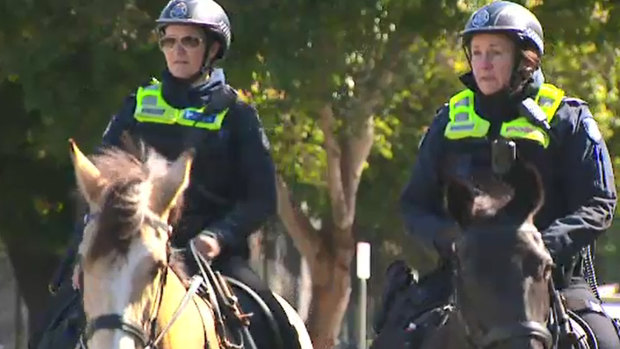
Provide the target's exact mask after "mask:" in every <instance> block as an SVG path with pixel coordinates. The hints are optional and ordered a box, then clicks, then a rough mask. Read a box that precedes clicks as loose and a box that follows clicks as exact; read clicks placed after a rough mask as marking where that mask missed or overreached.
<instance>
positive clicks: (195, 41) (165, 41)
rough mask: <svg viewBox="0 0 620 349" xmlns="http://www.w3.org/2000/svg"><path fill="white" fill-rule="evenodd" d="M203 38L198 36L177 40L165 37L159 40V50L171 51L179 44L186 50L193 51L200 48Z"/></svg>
mask: <svg viewBox="0 0 620 349" xmlns="http://www.w3.org/2000/svg"><path fill="white" fill-rule="evenodd" d="M202 41H203V40H202V38H200V37H197V36H189V35H188V36H184V37H182V38H180V39H179V38H175V37H171V36H164V37H162V38H161V39H159V48H160V49H162V50H170V49H171V48H173V47H174V46H175V45H176V43H177V42H179V43H181V46H183V48H185V49H193V48H196V47H198V46H200V43H201V42H202Z"/></svg>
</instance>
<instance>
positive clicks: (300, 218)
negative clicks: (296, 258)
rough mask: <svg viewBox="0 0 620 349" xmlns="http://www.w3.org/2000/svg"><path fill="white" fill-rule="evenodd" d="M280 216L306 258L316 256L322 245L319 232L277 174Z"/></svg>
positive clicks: (296, 245)
mask: <svg viewBox="0 0 620 349" xmlns="http://www.w3.org/2000/svg"><path fill="white" fill-rule="evenodd" d="M276 183H277V192H278V216H280V219H281V220H282V223H283V224H284V227H285V228H286V230H287V231H288V233H289V235H290V236H291V238H292V239H293V243H294V244H295V247H296V248H297V250H298V251H299V253H301V255H302V256H304V257H305V258H306V259H311V258H314V256H316V255H317V253H318V249H319V247H320V243H319V236H318V232H317V230H316V229H314V227H313V226H312V224H310V220H309V219H308V217H307V216H306V215H305V214H304V213H303V212H301V209H300V208H299V207H298V206H297V205H296V204H295V203H294V202H293V199H292V197H291V193H290V190H289V189H288V186H287V185H286V182H285V181H284V179H283V178H282V177H281V176H279V175H278V176H277V178H276Z"/></svg>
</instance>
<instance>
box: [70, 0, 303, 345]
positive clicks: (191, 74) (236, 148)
mask: <svg viewBox="0 0 620 349" xmlns="http://www.w3.org/2000/svg"><path fill="white" fill-rule="evenodd" d="M157 30H158V34H159V47H160V49H161V51H162V53H163V55H164V57H165V62H166V69H165V70H164V71H163V73H162V78H161V81H157V80H155V79H153V80H152V81H151V82H149V83H147V84H145V85H143V86H140V87H139V88H138V89H137V91H136V92H135V93H132V94H131V95H130V96H128V97H127V98H126V100H125V102H124V105H123V106H122V108H121V110H120V111H119V113H118V114H116V115H115V116H114V117H113V118H112V119H111V121H110V123H109V125H108V127H107V129H106V131H105V133H104V135H103V142H102V143H103V146H104V147H107V146H118V147H123V145H124V144H125V143H124V137H123V136H122V135H123V134H125V133H128V134H129V135H131V136H132V138H134V139H140V140H142V141H143V142H144V143H145V144H146V145H148V146H150V147H153V148H154V149H155V150H156V151H157V152H159V153H161V154H162V155H164V156H166V157H167V158H169V159H171V160H172V159H175V158H176V157H178V156H179V155H180V154H181V153H182V152H183V151H184V150H187V149H188V148H195V150H196V155H195V158H194V162H193V165H192V170H191V174H190V176H191V177H190V185H189V187H188V189H187V190H186V192H185V198H184V208H183V212H182V215H181V220H180V221H179V223H178V224H177V225H176V226H175V227H174V232H175V233H174V234H173V241H172V244H173V246H175V247H180V248H185V247H188V245H189V242H190V241H193V242H195V246H196V247H197V249H198V250H199V252H200V253H201V254H202V255H203V256H204V257H206V258H207V259H210V260H212V266H213V268H214V269H216V270H219V271H221V272H222V273H223V274H224V275H227V276H230V277H233V278H234V279H237V280H239V281H241V282H243V283H244V284H246V285H247V286H249V287H250V288H251V289H252V290H254V291H255V292H256V293H258V295H259V296H260V297H261V298H262V299H263V300H264V301H265V303H266V304H267V306H268V307H269V308H270V310H271V312H272V313H273V314H272V315H273V317H274V318H275V320H276V322H278V323H279V326H280V332H281V334H282V337H283V338H282V341H283V346H284V348H296V347H298V346H299V345H298V342H297V339H296V338H294V335H293V333H294V330H293V328H292V327H291V325H290V324H289V322H288V318H287V316H286V314H285V313H284V311H283V309H282V308H281V307H280V305H279V303H278V301H277V300H276V299H275V298H274V296H273V295H272V293H271V291H270V290H269V288H268V286H267V285H266V284H265V283H264V282H263V281H262V280H261V279H260V278H259V277H258V275H257V274H256V273H255V272H254V271H253V270H252V269H251V268H250V266H249V264H248V258H249V248H248V242H247V238H248V237H249V236H250V234H252V233H253V232H254V231H256V230H257V229H258V228H260V226H261V225H262V224H263V223H265V221H266V220H267V219H268V218H269V217H270V216H272V215H273V214H274V213H275V211H276V186H275V169H274V164H273V161H272V158H271V155H270V153H269V144H268V141H267V137H266V135H265V134H264V132H263V129H262V126H261V123H260V121H259V119H258V114H257V112H256V110H255V109H254V108H253V107H251V106H250V105H248V104H246V103H245V102H242V101H241V100H239V99H237V95H236V93H235V91H234V89H233V88H231V87H230V86H228V85H227V84H226V83H225V80H224V74H223V71H222V69H219V68H215V67H214V64H215V62H217V60H219V59H221V58H223V57H224V56H225V54H226V53H227V51H228V50H229V48H230V44H231V26H230V21H229V19H228V16H227V14H226V12H225V11H224V9H223V8H222V7H221V6H220V5H219V4H218V3H216V2H215V1H213V0H171V1H170V2H169V3H168V4H167V5H166V6H165V7H164V9H163V10H162V12H161V14H160V16H159V18H158V19H157ZM185 255H186V257H185V259H186V260H189V259H191V258H190V257H189V256H191V254H190V253H187V252H186V253H185ZM192 269H193V268H192ZM197 270H198V269H197V268H196V270H195V271H197ZM195 271H194V270H192V271H191V273H194V272H195ZM75 282H76V281H74V283H75Z"/></svg>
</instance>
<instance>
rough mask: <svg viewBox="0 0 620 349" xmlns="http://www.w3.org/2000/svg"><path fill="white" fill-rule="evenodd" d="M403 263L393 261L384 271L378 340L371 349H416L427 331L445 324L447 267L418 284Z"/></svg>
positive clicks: (446, 312)
mask: <svg viewBox="0 0 620 349" xmlns="http://www.w3.org/2000/svg"><path fill="white" fill-rule="evenodd" d="M414 274H415V273H414V271H413V270H412V269H411V268H410V267H409V266H407V264H406V263H405V262H404V261H400V260H397V261H394V262H393V263H392V264H390V266H389V267H388V269H387V271H386V286H385V288H384V291H383V296H382V303H381V308H380V309H379V311H378V314H377V317H376V321H375V323H374V329H375V332H376V333H377V334H378V336H377V339H376V340H375V341H374V342H373V345H372V347H371V349H382V348H396V347H399V348H401V347H404V348H410V349H415V348H417V347H418V345H419V343H422V340H423V339H424V338H426V336H427V335H428V334H429V333H430V331H433V330H435V329H436V328H438V327H440V326H442V325H443V324H445V323H446V321H447V319H448V315H449V314H450V312H451V311H452V305H450V301H449V300H450V293H451V291H450V290H449V288H450V285H451V283H450V278H449V276H450V274H449V272H448V270H447V269H446V268H443V267H442V268H439V269H438V270H437V271H435V272H433V273H431V274H429V275H427V276H425V277H424V278H423V279H422V280H420V281H419V282H418V281H417V280H416V278H415V277H414Z"/></svg>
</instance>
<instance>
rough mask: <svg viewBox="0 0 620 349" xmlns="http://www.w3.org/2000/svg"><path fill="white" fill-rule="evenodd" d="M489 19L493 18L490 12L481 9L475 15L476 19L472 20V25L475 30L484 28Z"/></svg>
mask: <svg viewBox="0 0 620 349" xmlns="http://www.w3.org/2000/svg"><path fill="white" fill-rule="evenodd" d="M489 18H491V15H490V14H489V11H487V10H486V9H481V10H480V11H478V12H476V14H474V18H473V19H472V20H471V25H472V27H474V28H479V27H482V26H484V25H485V24H487V23H488V22H489Z"/></svg>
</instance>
